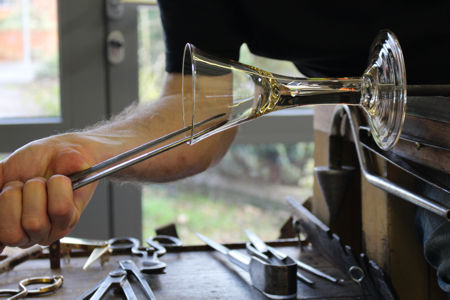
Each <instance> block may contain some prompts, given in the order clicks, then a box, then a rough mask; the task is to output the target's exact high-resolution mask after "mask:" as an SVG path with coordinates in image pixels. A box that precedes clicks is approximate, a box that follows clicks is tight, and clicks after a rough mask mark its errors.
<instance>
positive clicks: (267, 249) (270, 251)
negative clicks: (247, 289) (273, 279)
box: [245, 230, 344, 283]
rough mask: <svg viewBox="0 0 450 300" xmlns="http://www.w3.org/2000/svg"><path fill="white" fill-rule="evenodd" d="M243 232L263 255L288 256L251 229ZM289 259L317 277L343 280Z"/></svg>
mask: <svg viewBox="0 0 450 300" xmlns="http://www.w3.org/2000/svg"><path fill="white" fill-rule="evenodd" d="M245 233H246V234H247V236H248V238H249V240H250V242H251V243H252V244H253V246H255V248H256V249H257V250H258V251H260V252H262V253H264V254H265V255H267V256H269V257H270V256H274V257H276V258H277V259H279V260H281V261H284V260H285V259H286V258H287V257H288V256H287V255H286V254H284V253H283V252H281V251H280V250H278V249H275V248H273V247H271V246H269V245H267V244H266V243H265V242H264V241H263V240H262V239H261V238H260V237H259V236H257V235H256V234H255V233H253V232H252V231H250V230H245ZM291 259H292V260H293V261H294V262H295V263H296V264H297V266H298V267H299V268H300V269H302V270H305V271H308V272H310V273H312V274H314V275H316V276H318V277H321V278H324V279H326V280H328V281H330V282H333V283H342V282H343V281H344V280H343V279H337V278H335V277H333V276H330V275H328V274H326V273H324V272H322V271H320V270H318V269H316V268H314V267H312V266H310V265H308V264H306V263H304V262H302V261H299V260H297V259H294V258H292V257H291Z"/></svg>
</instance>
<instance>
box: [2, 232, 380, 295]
mask: <svg viewBox="0 0 450 300" xmlns="http://www.w3.org/2000/svg"><path fill="white" fill-rule="evenodd" d="M271 245H273V246H275V247H276V248H278V249H280V250H282V251H283V252H285V253H286V254H289V255H291V256H292V257H294V258H298V259H300V260H301V261H303V262H305V263H308V264H310V265H312V266H314V267H316V268H318V269H320V270H321V271H323V272H325V273H328V274H329V275H332V276H334V277H336V278H343V279H344V282H343V283H342V284H340V285H337V284H333V283H331V282H328V281H326V280H324V279H321V278H318V277H316V276H314V275H311V274H309V273H308V272H304V271H302V272H301V273H302V274H304V275H306V276H307V277H308V278H310V279H312V280H313V281H315V285H314V286H313V287H311V286H308V285H306V284H304V283H302V282H300V281H298V292H297V298H298V299H339V300H346V299H372V298H370V297H366V298H363V297H361V294H362V290H361V288H360V287H359V286H358V285H357V284H356V283H354V282H353V281H351V279H349V277H348V276H347V275H346V274H342V273H341V272H340V271H339V270H338V269H337V268H336V267H335V266H333V265H332V264H331V263H330V262H328V261H326V260H325V259H323V258H322V257H320V255H319V254H318V253H317V252H315V251H314V249H312V247H310V246H304V247H302V250H301V251H300V246H299V245H298V244H297V243H296V242H294V241H288V242H272V243H271ZM227 246H228V247H230V248H234V249H240V250H239V251H244V252H245V251H246V250H245V244H244V243H236V244H228V245H227ZM130 258H131V259H132V260H134V261H135V262H136V264H139V257H137V256H128V255H120V256H111V257H110V259H109V261H107V262H106V263H104V265H103V266H101V264H100V263H99V262H96V263H94V264H93V265H91V266H90V267H89V268H88V269H87V270H86V271H83V270H82V266H83V264H84V262H85V261H86V257H73V258H71V260H70V262H69V263H67V262H64V261H63V260H61V267H60V269H55V270H51V269H50V263H49V259H48V258H38V259H32V260H29V261H26V262H24V263H22V264H20V265H18V266H16V267H15V268H14V269H13V270H12V271H10V272H8V273H4V274H0V278H1V286H0V288H16V287H17V283H18V282H19V281H20V280H21V279H24V278H27V277H33V276H50V275H54V274H61V275H63V276H64V283H63V286H62V287H61V288H60V289H59V290H57V291H56V292H55V293H54V294H49V295H46V296H45V297H33V298H34V299H44V298H45V299H61V300H64V299H71V300H72V299H76V297H78V296H79V295H81V294H82V293H83V292H84V291H86V290H88V289H89V288H91V287H92V286H94V285H95V284H96V283H97V282H99V281H100V280H102V279H103V278H104V277H105V276H107V274H108V272H109V271H111V270H113V269H115V268H117V267H118V261H119V260H121V259H130ZM161 260H163V261H164V262H166V263H167V268H166V272H165V274H150V275H145V277H146V279H147V280H148V283H149V284H150V286H151V288H152V290H153V292H154V294H155V296H156V299H158V300H166V299H171V300H173V299H191V300H193V299H255V300H256V299H267V298H266V297H265V296H264V295H263V294H262V293H260V292H259V291H258V290H256V289H255V288H253V287H252V286H251V285H250V284H249V281H250V279H249V276H248V275H247V274H246V273H245V272H243V271H242V270H240V269H238V268H237V267H236V266H234V265H233V264H231V263H230V262H228V261H227V259H226V258H225V257H224V256H223V255H221V254H220V253H218V252H215V251H213V250H211V249H210V248H209V247H207V246H204V245H201V246H183V247H179V248H177V249H175V250H174V251H173V250H172V251H171V250H169V252H168V253H167V254H165V255H164V256H163V257H161ZM130 282H131V284H132V287H133V290H134V292H135V293H136V295H137V296H138V299H146V298H145V296H144V295H143V293H142V290H141V288H140V286H138V285H137V282H136V281H135V280H134V279H133V278H131V279H130ZM103 299H124V296H123V295H114V294H113V293H112V292H110V293H109V294H108V295H107V296H106V297H104V298H103Z"/></svg>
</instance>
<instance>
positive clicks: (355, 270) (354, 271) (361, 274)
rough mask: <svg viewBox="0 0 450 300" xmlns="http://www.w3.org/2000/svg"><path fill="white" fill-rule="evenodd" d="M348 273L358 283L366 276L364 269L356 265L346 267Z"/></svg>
mask: <svg viewBox="0 0 450 300" xmlns="http://www.w3.org/2000/svg"><path fill="white" fill-rule="evenodd" d="M348 275H349V276H350V278H351V279H352V280H353V281H354V282H356V283H357V284H360V283H361V281H363V280H364V278H365V277H366V275H365V274H364V270H363V269H361V268H360V267H358V266H351V267H350V268H348ZM358 275H359V276H358Z"/></svg>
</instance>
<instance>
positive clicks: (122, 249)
mask: <svg viewBox="0 0 450 300" xmlns="http://www.w3.org/2000/svg"><path fill="white" fill-rule="evenodd" d="M139 245H140V242H139V240H138V239H136V238H134V237H118V238H112V239H109V240H107V241H106V243H105V245H104V246H103V247H98V248H95V249H94V250H92V253H91V255H90V256H89V257H88V259H87V261H86V262H85V263H84V265H83V270H86V269H87V268H88V267H89V266H90V265H91V264H92V263H93V262H95V261H96V260H97V259H99V258H101V257H104V255H106V254H114V253H132V249H133V248H136V249H138V248H139Z"/></svg>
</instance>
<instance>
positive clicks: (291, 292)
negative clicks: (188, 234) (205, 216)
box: [196, 233, 297, 299]
mask: <svg viewBox="0 0 450 300" xmlns="http://www.w3.org/2000/svg"><path fill="white" fill-rule="evenodd" d="M196 235H197V236H198V237H199V238H200V239H201V240H202V241H204V242H205V243H206V244H208V245H209V246H210V247H211V248H213V249H215V250H217V251H219V252H220V253H222V254H224V255H226V256H227V257H228V259H229V261H230V262H232V263H233V264H235V265H236V266H238V267H240V268H241V269H243V270H244V271H246V272H248V273H249V275H250V278H251V281H252V285H253V286H254V287H255V288H256V289H257V290H259V291H260V292H262V293H263V294H264V295H266V296H267V297H269V298H272V299H295V298H297V278H296V273H297V265H296V264H295V263H294V262H292V263H288V262H286V263H285V264H270V263H267V262H265V261H263V260H261V259H260V258H258V257H254V256H252V257H249V256H248V255H246V254H243V253H242V252H239V251H237V250H230V249H228V248H227V247H225V246H223V245H221V244H219V243H217V242H215V241H213V240H211V239H210V238H207V237H206V236H204V235H202V234H200V233H196Z"/></svg>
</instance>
